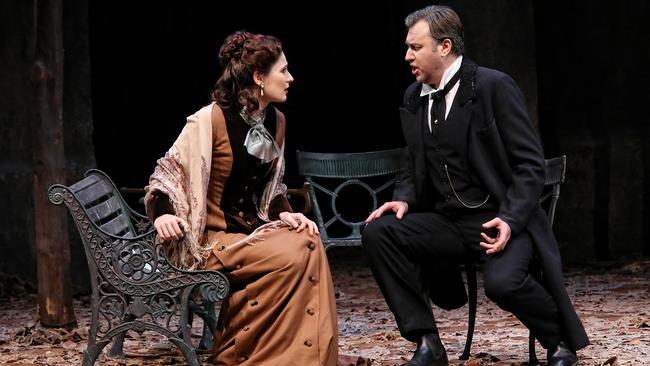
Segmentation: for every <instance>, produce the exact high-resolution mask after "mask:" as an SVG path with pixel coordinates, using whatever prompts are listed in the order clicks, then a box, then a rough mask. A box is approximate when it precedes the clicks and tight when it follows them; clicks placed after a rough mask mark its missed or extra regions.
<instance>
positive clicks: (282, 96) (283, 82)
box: [259, 52, 293, 107]
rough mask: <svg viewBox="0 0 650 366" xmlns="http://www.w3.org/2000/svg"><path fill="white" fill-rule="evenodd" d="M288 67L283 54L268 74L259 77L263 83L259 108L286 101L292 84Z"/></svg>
mask: <svg viewBox="0 0 650 366" xmlns="http://www.w3.org/2000/svg"><path fill="white" fill-rule="evenodd" d="M288 66H289V64H288V63H287V58H286V56H285V55H284V52H283V53H282V54H281V55H280V57H279V58H278V60H277V61H276V62H275V63H274V64H273V66H272V67H271V70H270V71H269V73H268V74H266V75H261V79H262V82H263V83H264V95H261V94H262V93H260V94H259V98H260V106H261V107H266V105H268V104H269V103H282V102H284V101H286V100H287V92H288V91H289V85H290V84H291V83H292V82H293V76H291V74H290V73H289V69H288Z"/></svg>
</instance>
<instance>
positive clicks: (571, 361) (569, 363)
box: [546, 342, 578, 366]
mask: <svg viewBox="0 0 650 366" xmlns="http://www.w3.org/2000/svg"><path fill="white" fill-rule="evenodd" d="M546 361H547V365H548V366H575V365H577V364H578V355H576V353H575V352H574V351H572V350H571V349H570V348H569V347H567V345H566V344H565V343H564V342H560V344H558V345H557V347H555V349H552V350H551V349H549V350H548V351H547V352H546Z"/></svg>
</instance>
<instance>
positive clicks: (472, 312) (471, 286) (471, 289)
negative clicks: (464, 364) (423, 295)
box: [460, 264, 478, 360]
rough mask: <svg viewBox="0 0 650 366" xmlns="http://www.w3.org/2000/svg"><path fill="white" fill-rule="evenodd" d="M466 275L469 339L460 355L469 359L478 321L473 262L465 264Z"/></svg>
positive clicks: (462, 358)
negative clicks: (475, 325)
mask: <svg viewBox="0 0 650 366" xmlns="http://www.w3.org/2000/svg"><path fill="white" fill-rule="evenodd" d="M465 275H466V276H467V296H468V300H469V319H468V321H467V339H466V340H465V350H463V354H462V355H461V356H460V359H461V360H467V359H469V356H470V350H471V348H472V339H473V338H474V324H475V322H476V298H477V291H478V288H477V285H476V268H475V267H474V265H472V264H467V265H465Z"/></svg>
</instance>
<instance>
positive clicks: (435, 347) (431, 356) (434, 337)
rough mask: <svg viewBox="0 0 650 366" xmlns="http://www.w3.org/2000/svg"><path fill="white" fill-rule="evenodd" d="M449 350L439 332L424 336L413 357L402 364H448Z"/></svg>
mask: <svg viewBox="0 0 650 366" xmlns="http://www.w3.org/2000/svg"><path fill="white" fill-rule="evenodd" d="M448 365H449V360H448V359H447V352H446V351H445V347H444V346H443V345H442V342H441V341H440V337H439V336H438V334H437V333H429V334H425V335H423V336H422V340H421V341H420V342H419V343H418V348H417V349H416V350H415V353H414V354H413V358H411V360H410V361H409V362H407V363H405V364H403V365H402V366H448Z"/></svg>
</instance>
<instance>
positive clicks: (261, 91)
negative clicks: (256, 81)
mask: <svg viewBox="0 0 650 366" xmlns="http://www.w3.org/2000/svg"><path fill="white" fill-rule="evenodd" d="M260 95H261V96H264V82H262V83H261V84H260Z"/></svg>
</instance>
